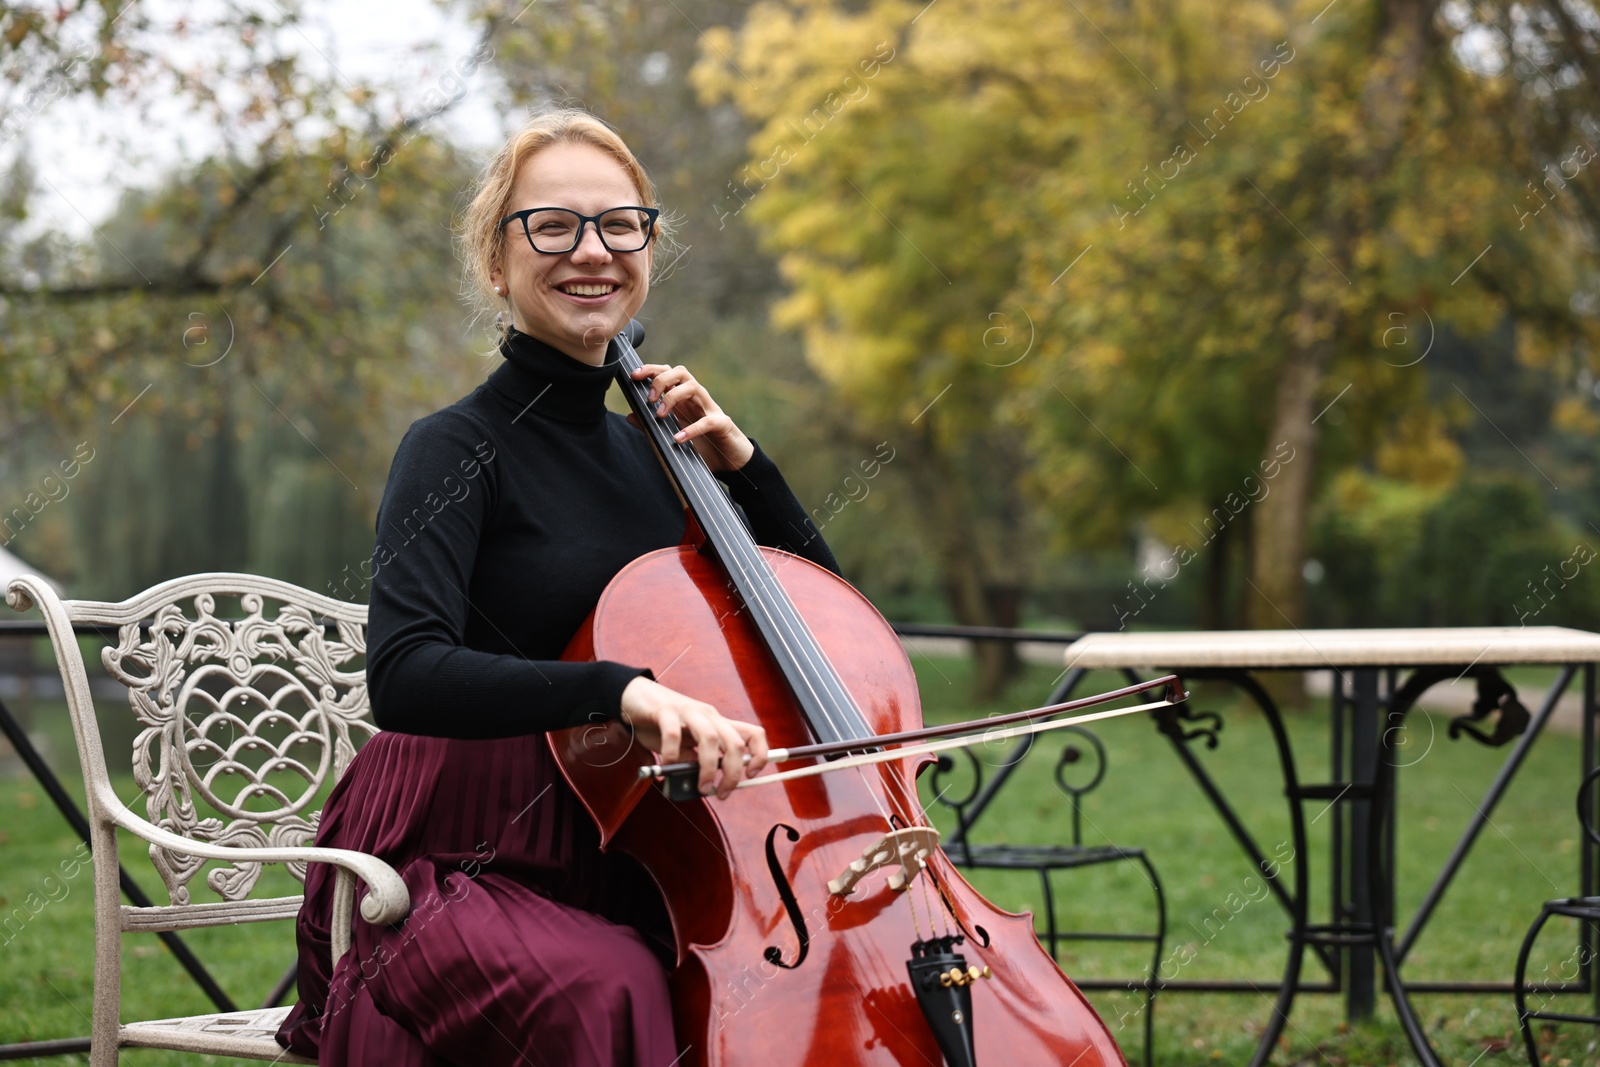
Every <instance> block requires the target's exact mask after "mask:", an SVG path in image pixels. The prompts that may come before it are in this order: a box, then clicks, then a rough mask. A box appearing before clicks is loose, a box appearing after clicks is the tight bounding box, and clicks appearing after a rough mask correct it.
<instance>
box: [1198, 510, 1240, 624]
mask: <svg viewBox="0 0 1600 1067" xmlns="http://www.w3.org/2000/svg"><path fill="white" fill-rule="evenodd" d="M1232 541H1233V524H1232V523H1229V524H1228V525H1227V526H1224V527H1222V528H1221V529H1220V530H1218V531H1217V535H1216V539H1215V540H1213V541H1212V542H1211V544H1210V545H1209V546H1208V547H1209V548H1210V550H1211V554H1210V555H1209V556H1208V557H1206V568H1205V570H1204V571H1203V572H1202V573H1203V575H1204V577H1203V578H1202V580H1201V584H1200V629H1202V630H1226V629H1228V620H1227V596H1228V546H1229V544H1230V543H1231V542H1232Z"/></svg>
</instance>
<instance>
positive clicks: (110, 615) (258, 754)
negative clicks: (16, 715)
mask: <svg viewBox="0 0 1600 1067" xmlns="http://www.w3.org/2000/svg"><path fill="white" fill-rule="evenodd" d="M22 581H27V580H26V579H24V580H22ZM18 584H21V583H20V582H19V583H18ZM16 589H17V585H14V586H13V594H15V591H16ZM27 593H28V595H29V597H28V598H29V599H32V600H34V601H36V602H38V603H39V606H40V608H41V609H43V610H44V611H45V614H46V618H47V621H49V622H50V623H51V632H52V637H53V638H54V639H55V641H56V647H57V651H58V655H61V656H62V659H63V679H64V681H66V683H67V692H68V704H69V708H70V710H71V712H72V715H73V725H74V730H75V732H76V734H77V738H78V750H79V757H80V759H81V760H82V763H83V766H84V771H85V776H86V777H87V778H90V779H91V781H90V783H89V784H90V786H91V790H90V791H91V793H96V792H98V791H97V790H96V789H95V783H94V782H93V780H92V779H93V778H94V777H95V775H97V774H98V775H99V776H101V780H102V781H104V775H105V768H104V763H103V761H102V759H101V758H100V753H101V749H100V736H99V728H98V724H97V722H96V719H95V712H94V708H93V705H92V701H90V700H89V699H88V687H87V685H86V684H84V685H81V686H80V685H74V679H72V678H69V677H67V675H68V674H69V667H70V666H71V664H69V662H68V660H75V661H76V666H77V669H78V670H79V671H81V665H82V661H81V659H79V658H78V657H77V655H76V648H75V647H74V648H71V649H65V648H64V647H63V641H62V636H63V635H62V634H59V633H57V630H58V628H60V627H59V624H60V622H61V621H63V620H61V619H60V618H59V616H60V615H62V614H64V615H65V619H66V621H69V622H70V623H71V624H72V625H73V626H74V627H76V628H79V629H80V630H81V628H83V627H85V626H98V627H101V628H108V627H115V628H116V630H115V632H116V635H117V636H116V641H115V643H112V644H107V645H106V646H105V647H104V648H103V649H102V652H101V659H102V661H103V662H104V664H105V667H106V670H107V671H108V672H110V674H111V676H112V677H113V678H115V679H116V680H117V681H119V682H121V683H122V684H123V685H125V686H126V687H127V689H128V699H129V702H130V704H131V705H132V710H133V714H134V717H135V719H136V720H137V726H138V733H137V736H136V737H135V739H134V743H133V776H134V780H135V782H137V784H138V786H139V789H140V791H141V792H142V793H143V795H144V804H145V809H146V810H145V812H144V814H145V816H146V817H147V818H148V819H149V820H150V821H151V822H153V823H155V824H156V825H158V826H160V827H162V828H164V829H167V830H170V831H172V832H174V833H178V834H182V835H183V836H185V837H188V838H190V839H192V840H197V841H207V842H212V843H214V844H219V845H244V846H297V845H302V844H307V843H309V842H310V841H311V839H312V838H313V836H314V835H315V834H316V828H317V820H318V817H319V815H320V811H318V810H313V807H312V806H313V805H314V804H315V803H317V801H318V799H319V797H321V796H322V794H323V789H324V787H325V786H327V785H329V784H330V783H331V782H334V781H337V780H338V779H339V777H340V776H342V775H343V774H344V771H345V768H346V767H348V766H349V764H350V760H351V759H352V757H354V755H355V752H356V749H357V747H358V746H359V745H360V744H361V743H362V742H363V741H365V739H366V738H367V737H370V736H371V735H372V734H374V733H376V732H377V728H376V727H375V726H374V725H373V723H372V716H371V708H370V704H369V701H368V698H367V685H366V669H365V665H366V615H367V609H366V606H365V605H361V604H350V603H346V602H343V601H338V600H333V599H331V598H329V597H325V596H322V595H321V594H318V593H313V592H311V591H309V590H306V589H302V588H300V587H299V586H295V585H291V584H289V583H287V582H281V581H277V580H275V579H270V578H262V577H259V576H255V575H247V574H220V573H219V574H197V575H192V576H190V577H187V578H179V579H175V580H173V581H170V582H164V583H162V584H160V585H157V586H154V587H153V588H151V589H149V590H147V591H146V592H144V593H142V594H140V595H139V596H136V597H133V598H130V599H129V600H125V601H123V602H122V603H120V604H111V603H102V602H96V601H73V600H69V601H60V600H56V599H55V598H54V596H53V595H51V594H50V593H49V591H48V590H47V589H41V588H39V587H38V586H34V585H32V584H30V585H29V588H28V589H27ZM49 601H54V604H51V603H49ZM13 606H14V607H25V606H26V605H25V604H18V603H17V602H16V597H15V595H13ZM53 613H54V614H55V615H56V616H58V617H57V618H52V617H51V616H52V614H53ZM102 632H103V631H102ZM197 801H199V802H200V803H201V804H204V805H205V807H206V808H208V809H210V811H211V812H214V813H216V814H202V812H201V810H200V808H199V807H198V806H197V803H196V802H197ZM91 803H93V801H91ZM150 858H151V860H152V862H153V863H154V864H155V867H156V869H157V871H158V872H159V873H160V875H161V878H162V880H163V881H164V882H165V883H166V886H167V891H168V893H169V894H170V896H171V900H172V903H173V904H180V905H181V904H188V903H190V899H189V897H190V893H189V890H190V882H191V880H192V879H193V878H194V876H195V875H196V873H197V872H198V871H199V870H200V869H201V868H202V867H203V866H204V865H205V861H202V860H200V859H197V858H195V857H188V856H179V855H175V854H173V853H171V852H169V851H167V850H166V849H163V848H160V847H158V846H151V849H150ZM288 867H289V870H290V871H291V872H292V873H293V874H294V876H295V877H296V878H298V879H299V880H301V881H302V882H303V881H304V880H305V866H304V864H289V865H288ZM260 874H261V865H260V864H258V863H237V864H233V865H228V866H221V867H217V868H214V869H213V870H211V871H210V872H209V874H208V875H207V877H206V883H207V884H208V885H209V886H210V887H211V888H212V889H213V890H215V891H216V892H217V893H218V894H219V895H220V896H221V897H222V898H223V899H224V900H235V901H236V900H243V899H245V898H246V897H248V896H249V895H250V892H251V890H252V889H253V888H254V887H255V884H256V881H257V879H258V878H259V877H260Z"/></svg>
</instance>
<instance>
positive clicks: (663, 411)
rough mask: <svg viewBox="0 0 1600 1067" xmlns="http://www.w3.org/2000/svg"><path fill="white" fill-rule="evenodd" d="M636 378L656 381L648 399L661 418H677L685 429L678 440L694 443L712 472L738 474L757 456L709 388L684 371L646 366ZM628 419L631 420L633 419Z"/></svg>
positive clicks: (747, 439)
mask: <svg viewBox="0 0 1600 1067" xmlns="http://www.w3.org/2000/svg"><path fill="white" fill-rule="evenodd" d="M633 377H634V379H635V380H636V381H637V380H639V379H642V378H653V379H655V380H654V381H652V382H651V383H650V395H649V398H648V399H649V401H650V403H652V404H655V406H656V415H657V417H664V416H666V415H668V414H675V415H677V416H678V424H679V425H680V426H682V427H683V428H682V429H681V430H679V431H678V433H677V436H676V438H675V439H676V440H679V441H692V442H693V443H694V449H695V451H696V452H698V453H700V458H701V459H703V460H705V461H706V466H708V467H710V468H711V469H712V470H714V471H736V470H738V469H739V468H740V467H743V466H744V465H745V464H746V463H748V462H749V461H750V457H751V456H753V455H754V454H755V450H756V446H755V445H753V444H751V443H750V438H748V437H746V436H745V435H744V432H743V431H742V430H740V429H739V427H737V426H735V425H734V424H733V420H732V419H730V418H728V416H727V414H726V413H725V412H724V411H723V410H722V409H721V408H719V407H718V406H717V402H716V401H715V400H712V399H711V394H710V393H708V392H706V387H705V386H703V385H701V384H700V383H699V382H698V381H696V380H695V377H694V375H692V374H690V373H689V372H688V371H687V370H685V369H684V368H683V367H668V366H664V365H663V364H660V363H646V364H645V365H644V366H642V367H640V368H639V369H638V370H636V371H634V372H633ZM628 418H629V419H630V420H631V419H632V418H633V416H632V415H629V416H628Z"/></svg>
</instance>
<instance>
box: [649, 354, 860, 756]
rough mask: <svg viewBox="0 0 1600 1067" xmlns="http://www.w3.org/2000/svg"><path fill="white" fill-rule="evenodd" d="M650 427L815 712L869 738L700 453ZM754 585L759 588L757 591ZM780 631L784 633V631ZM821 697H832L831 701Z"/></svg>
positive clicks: (843, 730)
mask: <svg viewBox="0 0 1600 1067" xmlns="http://www.w3.org/2000/svg"><path fill="white" fill-rule="evenodd" d="M621 340H622V342H623V344H624V345H626V349H627V350H626V351H625V352H624V357H626V356H628V355H632V357H633V361H635V362H636V361H638V354H637V352H635V351H633V350H632V346H631V345H629V344H627V339H626V338H621ZM619 347H622V346H619ZM623 362H624V364H625V365H626V364H627V362H628V360H627V359H626V358H624V361H623ZM630 369H631V368H630ZM630 381H631V379H630ZM635 384H636V385H637V387H638V388H639V390H640V391H641V392H642V391H643V390H644V384H643V383H635ZM652 422H655V420H652ZM655 425H656V428H657V435H658V439H660V440H661V442H662V444H663V445H664V446H665V447H667V448H669V449H670V450H671V452H672V453H674V454H675V456H676V458H677V459H678V460H679V464H678V467H679V469H678V471H677V473H678V475H679V480H680V482H681V483H683V484H684V486H685V489H686V491H689V492H692V494H693V496H694V498H695V500H696V503H697V504H699V505H700V506H701V509H702V510H704V511H705V512H706V515H705V518H706V519H707V524H708V525H710V526H712V527H713V528H714V530H713V531H712V532H716V533H718V534H720V535H721V537H722V539H723V542H724V544H725V545H726V547H727V548H728V549H729V550H730V552H729V554H730V556H731V557H733V558H730V559H729V560H728V561H727V562H728V564H730V565H731V566H732V567H736V568H737V570H738V571H739V573H740V575H741V576H742V577H744V578H745V579H746V581H747V582H748V583H749V584H750V586H751V588H752V591H753V592H758V593H760V594H761V595H762V596H764V597H765V598H766V600H767V601H768V602H769V603H768V605H767V606H768V607H769V608H771V609H774V610H769V611H767V612H766V613H765V614H766V615H767V618H768V620H769V621H770V622H771V623H772V624H773V627H774V630H775V631H776V632H777V633H778V635H779V636H780V637H781V638H782V639H783V644H784V651H785V652H786V653H787V654H788V655H789V657H790V661H791V662H792V663H794V664H795V666H796V668H797V669H798V670H799V671H800V672H801V673H802V674H805V675H807V677H806V679H805V682H806V685H807V687H808V689H810V690H811V692H812V695H813V697H814V698H815V700H816V703H817V707H818V710H819V711H820V712H821V713H822V714H823V715H824V716H825V717H826V718H827V719H828V722H829V725H830V726H831V727H832V728H833V730H834V731H835V732H836V733H837V734H838V736H840V737H841V738H846V739H850V738H861V739H866V738H868V737H871V736H872V731H871V729H870V728H869V727H867V725H866V722H865V719H864V718H863V717H862V716H861V714H860V711H859V709H858V708H856V707H855V703H854V701H853V700H852V699H851V698H850V696H849V693H848V691H847V690H846V689H845V688H844V685H843V681H842V679H840V677H839V674H838V671H837V669H835V668H834V667H833V664H832V663H831V662H830V661H828V659H827V654H826V653H825V652H823V651H822V649H821V647H820V645H819V643H818V642H817V640H816V635H815V634H814V633H812V632H811V631H810V628H809V627H808V626H807V625H806V624H805V621H804V619H803V617H801V616H800V614H799V612H798V611H797V610H796V609H795V607H794V604H793V601H792V600H790V598H789V596H788V593H787V591H786V590H784V589H783V587H782V586H781V584H779V583H778V582H777V579H776V576H775V575H773V573H772V570H771V567H770V565H769V564H768V561H767V559H766V557H765V556H764V555H762V553H761V552H760V550H759V549H758V548H757V547H756V545H755V543H754V542H753V541H752V540H751V539H750V536H749V532H748V531H747V530H746V529H745V528H744V525H743V524H742V523H740V522H738V521H737V519H736V517H734V516H732V514H731V512H730V511H729V510H728V501H727V498H726V495H725V494H724V493H723V492H722V490H721V488H720V487H719V486H718V485H717V484H716V483H715V481H714V480H713V479H712V476H711V473H710V470H709V468H707V467H706V466H705V464H704V461H703V460H701V458H700V456H699V453H698V452H694V453H693V456H694V458H693V459H692V460H691V459H688V458H687V457H688V455H689V452H693V446H692V445H689V444H688V443H687V442H684V443H681V444H680V443H678V442H674V441H670V439H669V438H668V436H667V432H666V429H665V427H663V426H661V424H660V423H658V422H655ZM685 449H687V450H688V451H685ZM708 497H709V498H711V499H715V500H717V501H718V503H719V504H720V505H721V507H719V508H712V507H710V506H709V501H708ZM757 586H760V587H762V588H760V589H756V588H755V587H757ZM747 606H750V607H751V608H752V610H753V611H760V610H761V608H762V606H763V605H762V604H760V603H759V602H758V603H756V604H748V605H747ZM783 630H787V631H788V632H787V633H783V632H782V631H783ZM797 652H798V653H799V654H797ZM819 658H820V660H821V663H820V664H819V663H818V659H819ZM825 697H831V700H830V699H825ZM830 704H840V705H842V707H830ZM841 716H842V718H841ZM851 719H854V720H855V721H854V723H853V724H851V725H850V726H849V727H848V728H847V727H846V724H847V723H849V720H851Z"/></svg>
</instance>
